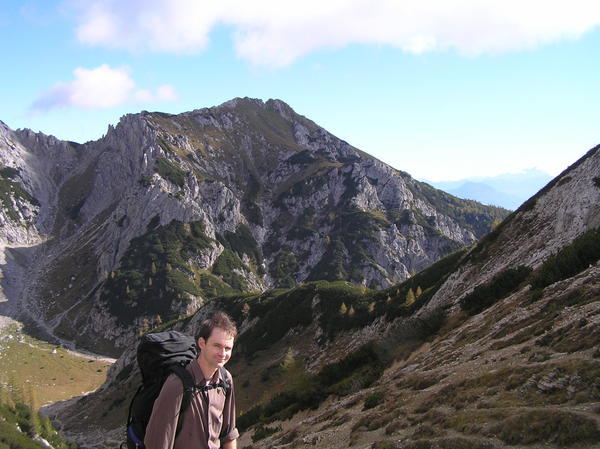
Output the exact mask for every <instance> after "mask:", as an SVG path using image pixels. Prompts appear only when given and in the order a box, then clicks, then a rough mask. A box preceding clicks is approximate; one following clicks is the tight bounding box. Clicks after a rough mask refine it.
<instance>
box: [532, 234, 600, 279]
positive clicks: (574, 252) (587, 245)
mask: <svg viewBox="0 0 600 449" xmlns="http://www.w3.org/2000/svg"><path fill="white" fill-rule="evenodd" d="M599 259H600V229H598V228H597V229H592V230H590V231H587V232H586V233H584V234H582V235H581V236H579V237H578V238H577V239H575V240H574V241H573V242H572V243H571V244H570V245H568V246H566V247H564V248H563V249H561V250H560V251H559V252H558V253H557V254H555V255H553V256H551V257H549V258H548V259H547V260H546V261H545V262H544V263H543V264H542V267H541V269H540V271H539V272H538V274H537V275H536V276H535V278H534V279H533V281H532V283H531V285H532V287H533V288H544V287H546V286H548V285H550V284H553V283H555V282H557V281H560V280H563V279H567V278H570V277H572V276H575V275H576V274H578V273H580V272H581V271H583V270H585V269H586V268H587V267H589V266H590V265H591V264H594V263H596V262H597V261H598V260H599Z"/></svg>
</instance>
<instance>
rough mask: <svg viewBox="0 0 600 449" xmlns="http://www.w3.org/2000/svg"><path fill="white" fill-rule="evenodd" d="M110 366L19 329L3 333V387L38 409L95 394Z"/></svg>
mask: <svg viewBox="0 0 600 449" xmlns="http://www.w3.org/2000/svg"><path fill="white" fill-rule="evenodd" d="M109 366H110V363H109V362H106V361H100V360H95V359H92V358H89V357H82V356H78V355H75V354H73V353H72V352H69V351H67V350H66V349H64V348H61V347H58V346H55V345H51V344H48V343H45V342H42V341H39V340H36V339H34V338H31V337H29V336H27V335H25V334H23V333H21V332H19V331H18V330H17V329H16V328H15V327H6V328H3V329H1V330H0V383H1V385H2V386H3V387H4V388H5V389H7V390H8V391H10V392H13V393H15V394H17V395H21V396H22V397H23V399H24V400H25V401H26V402H31V404H32V406H33V408H34V409H38V408H39V407H41V406H43V405H47V404H49V403H52V402H56V401H61V400H64V399H69V398H71V397H73V396H78V395H81V394H83V393H87V392H89V391H93V390H95V389H96V388H98V387H99V386H100V385H101V384H102V382H104V380H105V379H106V372H107V370H108V367H109Z"/></svg>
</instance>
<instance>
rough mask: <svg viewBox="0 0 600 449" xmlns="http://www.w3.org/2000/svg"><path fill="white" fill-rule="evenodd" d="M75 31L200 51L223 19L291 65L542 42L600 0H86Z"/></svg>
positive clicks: (99, 38) (243, 40) (254, 58)
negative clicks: (331, 51)
mask: <svg viewBox="0 0 600 449" xmlns="http://www.w3.org/2000/svg"><path fill="white" fill-rule="evenodd" d="M78 17H79V22H78V26H77V30H76V32H77V37H78V39H79V40H80V41H81V42H84V43H86V44H90V45H102V46H106V47H112V48H126V49H129V50H136V51H139V50H146V51H165V52H191V53H194V52H199V51H201V50H203V49H204V48H205V47H206V46H207V45H208V42H209V34H210V32H211V30H212V29H214V28H215V27H216V26H218V25H220V24H225V25H228V26H231V27H233V29H234V30H235V31H234V33H235V36H234V37H235V45H236V51H237V53H238V55H239V56H240V57H241V58H243V59H246V60H248V61H250V62H252V63H254V64H259V65H271V66H283V65H286V64H290V63H291V62H293V61H294V60H296V59H298V58H300V57H302V56H303V55H305V54H307V53H309V52H311V51H314V50H317V49H320V48H341V47H343V46H346V45H349V44H377V45H390V46H394V47H397V48H399V49H401V50H402V51H405V52H409V53H423V52H427V51H439V50H453V51H457V52H459V53H461V54H465V55H479V54H482V53H490V52H505V51H515V50H522V49H528V48H534V47H536V46H538V45H542V44H545V43H549V42H554V41H557V40H561V39H573V38H577V37H579V36H580V35H582V34H583V33H585V32H586V31H588V30H590V29H592V28H594V27H596V26H598V25H599V24H600V3H599V2H597V1H596V0H571V1H569V2H566V1H558V2H548V1H546V0H544V1H542V0H527V1H523V0H504V1H497V0H448V1H444V2H440V1H439V0H379V1H375V2H374V1H372V0H328V1H322V0H305V1H303V2H294V3H291V2H281V1H274V0H253V1H239V0H221V1H219V2H204V1H202V2H201V1H198V0H144V1H142V0H94V1H86V2H81V3H80V4H79V10H78Z"/></svg>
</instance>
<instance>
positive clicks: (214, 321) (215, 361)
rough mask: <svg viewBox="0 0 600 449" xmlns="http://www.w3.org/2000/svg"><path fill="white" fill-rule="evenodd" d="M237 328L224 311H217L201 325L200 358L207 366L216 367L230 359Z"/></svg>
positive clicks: (199, 335) (198, 342) (199, 338)
mask: <svg viewBox="0 0 600 449" xmlns="http://www.w3.org/2000/svg"><path fill="white" fill-rule="evenodd" d="M236 336H237V328H236V327H235V324H234V323H233V321H232V320H231V318H229V316H228V315H227V314H225V313H223V312H217V313H215V314H214V315H213V316H212V317H210V318H209V319H207V320H205V321H204V322H203V323H202V325H201V326H200V330H199V331H198V335H197V336H196V341H197V344H198V348H200V360H201V361H202V362H203V363H204V364H205V365H206V367H207V368H210V369H211V370H212V369H216V368H218V367H221V366H223V365H225V363H227V361H229V358H230V357H231V351H232V349H233V341H234V339H235V337H236Z"/></svg>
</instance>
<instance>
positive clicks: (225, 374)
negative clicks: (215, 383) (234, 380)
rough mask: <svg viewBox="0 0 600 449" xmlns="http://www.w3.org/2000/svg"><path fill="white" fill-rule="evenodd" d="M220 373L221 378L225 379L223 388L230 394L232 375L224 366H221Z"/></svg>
mask: <svg viewBox="0 0 600 449" xmlns="http://www.w3.org/2000/svg"><path fill="white" fill-rule="evenodd" d="M219 373H220V375H221V379H223V388H224V389H225V394H226V395H228V394H229V391H230V390H231V382H230V381H229V379H230V378H231V375H230V374H229V371H227V370H226V369H225V367H224V366H221V367H220V368H219Z"/></svg>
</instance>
